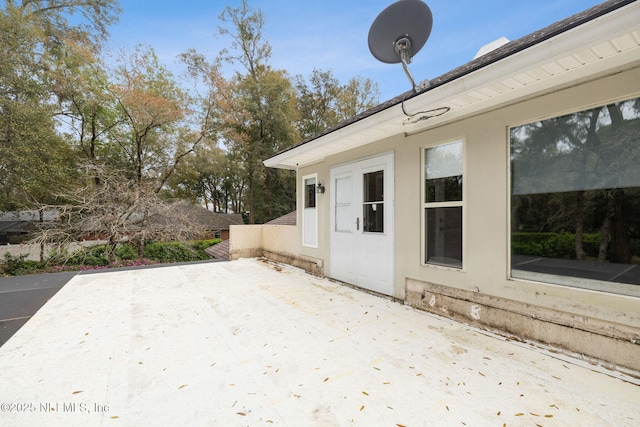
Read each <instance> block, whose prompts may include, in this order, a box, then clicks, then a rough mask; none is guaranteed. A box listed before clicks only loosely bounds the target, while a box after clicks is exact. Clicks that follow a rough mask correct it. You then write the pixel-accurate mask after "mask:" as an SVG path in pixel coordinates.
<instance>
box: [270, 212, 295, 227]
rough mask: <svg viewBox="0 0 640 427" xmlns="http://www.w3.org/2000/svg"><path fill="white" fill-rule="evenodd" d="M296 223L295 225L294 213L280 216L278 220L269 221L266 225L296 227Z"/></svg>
mask: <svg viewBox="0 0 640 427" xmlns="http://www.w3.org/2000/svg"><path fill="white" fill-rule="evenodd" d="M296 223H297V213H296V211H293V212H289V213H288V214H286V215H282V216H281V217H279V218H276V219H272V220H271V221H269V222H267V224H270V225H296Z"/></svg>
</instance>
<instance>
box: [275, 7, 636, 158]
mask: <svg viewBox="0 0 640 427" xmlns="http://www.w3.org/2000/svg"><path fill="white" fill-rule="evenodd" d="M638 63H640V4H637V3H632V4H630V5H627V6H625V7H622V8H620V9H617V10H615V11H613V12H610V13H608V14H606V15H604V16H601V17H599V18H596V19H594V20H592V21H590V22H587V23H585V24H583V25H580V26H578V27H576V28H573V29H571V30H568V31H565V32H564V33H562V34H560V35H557V36H555V37H553V38H551V39H549V40H546V41H543V42H541V43H538V44H536V45H535V46H532V47H530V48H527V49H524V50H522V51H520V52H517V53H515V54H513V55H511V56H509V57H507V58H504V59H502V60H500V61H497V62H495V63H493V64H490V65H487V66H484V67H483V68H481V69H479V70H476V71H474V72H471V73H470V74H467V75H465V76H463V77H459V78H457V79H455V80H453V81H450V82H448V83H445V84H443V85H441V86H437V87H435V88H433V89H431V90H426V91H425V92H424V93H422V94H419V95H417V96H415V97H413V98H411V99H409V100H407V101H405V103H404V109H405V110H406V112H407V113H409V114H414V113H417V112H421V111H428V110H431V109H435V108H442V107H448V108H450V110H449V111H448V112H447V113H446V114H444V115H441V116H439V117H432V118H429V119H428V120H418V119H419V118H420V115H419V114H418V115H416V116H414V117H411V118H408V117H407V116H406V115H405V114H404V113H403V111H402V106H401V105H400V104H397V105H394V106H392V107H389V108H387V109H385V110H382V111H380V112H378V113H375V114H373V115H371V116H368V117H365V118H363V119H361V120H359V121H357V122H354V123H352V124H350V125H347V126H345V127H342V128H339V129H337V130H335V131H333V132H331V133H328V134H326V135H323V136H321V137H319V138H317V139H314V140H312V141H309V142H307V143H305V144H302V145H300V146H298V147H296V148H292V149H290V150H288V151H284V152H282V153H280V154H278V155H276V156H274V157H272V158H270V159H267V160H266V161H265V162H264V163H265V165H266V166H267V167H276V168H284V169H297V168H298V167H302V166H305V165H310V164H313V163H317V162H319V161H322V159H324V158H325V157H327V156H331V155H335V154H339V153H341V152H344V151H347V150H351V149H354V148H357V147H360V146H363V145H366V144H369V143H372V142H375V141H379V140H382V139H384V138H388V137H391V136H395V135H399V134H407V133H415V132H419V131H423V130H426V129H429V128H431V127H435V126H438V125H442V124H443V123H446V122H451V121H454V120H457V119H460V118H462V117H468V116H469V115H472V114H477V113H479V112H482V111H487V110H490V109H492V108H497V107H500V106H502V105H506V104H510V103H513V102H515V101H517V100H520V99H526V98H528V97H531V96H535V95H536V94H539V93H544V92H547V91H549V90H551V89H553V88H557V87H565V86H569V85H571V84H572V82H581V81H586V80H588V79H590V78H595V77H597V76H603V75H607V74H608V73H612V72H615V71H616V70H620V69H624V68H627V67H630V66H634V65H635V66H637V65H638ZM400 77H401V76H400V75H399V77H398V78H400Z"/></svg>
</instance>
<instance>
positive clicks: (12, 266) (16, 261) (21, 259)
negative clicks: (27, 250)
mask: <svg viewBox="0 0 640 427" xmlns="http://www.w3.org/2000/svg"><path fill="white" fill-rule="evenodd" d="M3 264H4V268H3V273H4V274H7V275H9V276H20V275H24V274H32V273H34V272H36V271H37V270H38V269H39V268H40V267H41V263H39V262H37V261H31V260H28V259H27V255H18V256H12V255H11V254H9V253H6V254H5V255H4V262H3Z"/></svg>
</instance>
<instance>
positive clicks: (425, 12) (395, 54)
mask: <svg viewBox="0 0 640 427" xmlns="http://www.w3.org/2000/svg"><path fill="white" fill-rule="evenodd" d="M432 26H433V17H432V15H431V9H429V6H427V5H426V4H425V3H424V2H422V1H421V0H399V1H397V2H395V3H393V4H391V5H390V6H388V7H387V8H386V9H385V10H383V11H382V12H381V13H380V14H379V15H378V16H377V17H376V19H375V20H374V21H373V24H371V29H370V30H369V50H370V51H371V53H372V54H373V56H374V57H375V58H376V59H378V60H379V61H381V62H384V63H387V64H395V63H398V62H401V63H402V67H403V68H404V72H405V73H406V75H407V77H408V78H409V81H410V82H411V87H412V89H413V91H414V92H416V93H417V92H419V91H420V90H422V89H423V88H424V87H423V86H422V85H421V86H416V84H415V80H414V79H413V75H412V74H411V71H410V70H409V64H411V60H412V58H413V56H414V55H415V54H416V53H418V51H419V50H420V49H422V47H423V46H424V44H425V43H426V42H427V39H428V38H429V35H430V34H431V27H432Z"/></svg>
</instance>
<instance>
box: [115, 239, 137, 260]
mask: <svg viewBox="0 0 640 427" xmlns="http://www.w3.org/2000/svg"><path fill="white" fill-rule="evenodd" d="M115 254H116V259H117V260H123V259H126V260H134V259H136V258H137V257H138V253H137V252H136V250H135V249H134V248H133V247H131V245H128V244H126V243H124V244H121V245H118V246H117V247H116V250H115Z"/></svg>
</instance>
